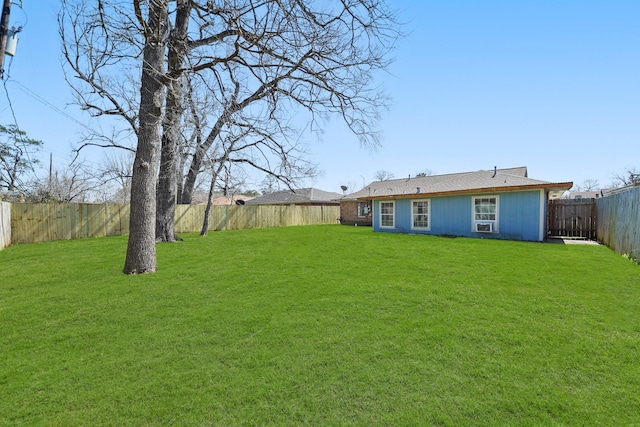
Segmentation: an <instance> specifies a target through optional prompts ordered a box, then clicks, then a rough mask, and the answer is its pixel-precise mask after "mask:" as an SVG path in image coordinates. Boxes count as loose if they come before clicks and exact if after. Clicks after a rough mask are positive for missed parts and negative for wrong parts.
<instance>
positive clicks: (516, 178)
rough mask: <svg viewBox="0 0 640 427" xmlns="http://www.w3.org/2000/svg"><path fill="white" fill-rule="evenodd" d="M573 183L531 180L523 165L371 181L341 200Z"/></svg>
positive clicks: (552, 187) (568, 185)
mask: <svg viewBox="0 0 640 427" xmlns="http://www.w3.org/2000/svg"><path fill="white" fill-rule="evenodd" d="M572 185H573V183H571V182H562V183H551V182H547V181H541V180H538V179H532V178H529V177H528V176H527V168H526V167H524V166H523V167H517V168H509V169H497V170H479V171H475V172H462V173H452V174H446V175H432V176H424V177H417V178H405V179H394V180H388V181H374V182H372V183H371V184H369V185H367V186H366V187H365V188H363V189H361V190H360V191H357V192H355V193H351V194H348V195H346V196H344V198H343V200H355V199H372V198H384V197H392V196H393V197H397V196H415V195H416V194H422V195H427V194H431V195H434V194H449V193H451V194H455V193H470V192H475V191H481V190H487V191H509V190H517V189H522V188H523V187H524V188H548V189H549V190H553V191H565V190H568V189H569V188H571V186H572Z"/></svg>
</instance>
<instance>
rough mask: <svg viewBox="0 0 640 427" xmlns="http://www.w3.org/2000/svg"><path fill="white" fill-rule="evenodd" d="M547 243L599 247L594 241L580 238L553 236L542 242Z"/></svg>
mask: <svg viewBox="0 0 640 427" xmlns="http://www.w3.org/2000/svg"><path fill="white" fill-rule="evenodd" d="M544 241H545V242H547V243H561V244H563V245H599V244H600V243H598V242H596V241H595V240H588V239H583V238H580V237H561V236H553V237H548V238H546V239H545V240H544Z"/></svg>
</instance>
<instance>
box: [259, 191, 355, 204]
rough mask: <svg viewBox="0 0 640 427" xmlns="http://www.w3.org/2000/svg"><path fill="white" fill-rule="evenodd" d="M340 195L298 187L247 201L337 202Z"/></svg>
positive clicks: (283, 202)
mask: <svg viewBox="0 0 640 427" xmlns="http://www.w3.org/2000/svg"><path fill="white" fill-rule="evenodd" d="M341 197H342V194H340V193H332V192H329V191H323V190H318V189H317V188H299V189H296V190H295V192H294V191H291V190H283V191H276V192H274V193H270V194H265V195H264V196H260V197H256V198H255V199H252V200H249V201H247V204H248V205H278V204H292V203H298V204H301V203H338V199H340V198H341Z"/></svg>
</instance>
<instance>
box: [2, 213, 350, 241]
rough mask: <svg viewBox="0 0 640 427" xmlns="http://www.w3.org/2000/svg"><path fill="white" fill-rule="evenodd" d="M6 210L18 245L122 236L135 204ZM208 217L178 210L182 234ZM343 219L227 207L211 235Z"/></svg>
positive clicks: (177, 223) (177, 221)
mask: <svg viewBox="0 0 640 427" xmlns="http://www.w3.org/2000/svg"><path fill="white" fill-rule="evenodd" d="M5 205H6V206H8V207H7V208H6V209H7V210H8V213H7V214H6V215H4V213H3V214H2V215H0V220H2V218H4V217H5V216H6V217H8V218H10V219H9V220H8V221H10V231H11V233H10V239H11V240H10V243H13V244H17V243H35V242H44V241H52V240H69V239H78V238H88V237H103V236H116V235H121V234H127V233H128V232H129V214H130V207H129V205H122V204H90V203H80V204H46V203H39V204H30V203H13V204H8V203H6V204H3V205H2V206H5ZM204 212H205V206H203V205H178V206H176V216H175V230H176V233H194V232H195V233H197V232H200V230H201V229H202V223H203V221H204ZM339 215H340V208H339V207H338V206H293V205H259V206H256V205H249V206H247V205H245V206H237V205H234V206H224V205H223V206H212V207H211V213H210V221H209V224H210V230H237V229H246V228H258V227H281V226H289V225H310V224H334V223H335V218H337V217H338V216H339ZM7 224H9V222H7ZM0 231H2V230H0ZM1 243H2V241H1V240H0V244H1ZM8 244H9V242H7V244H6V245H8ZM0 247H2V246H0Z"/></svg>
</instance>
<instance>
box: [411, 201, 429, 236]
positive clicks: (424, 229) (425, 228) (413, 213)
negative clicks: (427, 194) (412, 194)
mask: <svg viewBox="0 0 640 427" xmlns="http://www.w3.org/2000/svg"><path fill="white" fill-rule="evenodd" d="M414 202H427V220H428V224H429V225H428V226H427V227H415V226H414V223H413V219H414V217H415V212H414V211H413V203H414ZM411 229H412V230H420V231H430V230H431V199H413V200H411Z"/></svg>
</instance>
